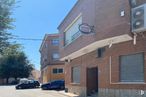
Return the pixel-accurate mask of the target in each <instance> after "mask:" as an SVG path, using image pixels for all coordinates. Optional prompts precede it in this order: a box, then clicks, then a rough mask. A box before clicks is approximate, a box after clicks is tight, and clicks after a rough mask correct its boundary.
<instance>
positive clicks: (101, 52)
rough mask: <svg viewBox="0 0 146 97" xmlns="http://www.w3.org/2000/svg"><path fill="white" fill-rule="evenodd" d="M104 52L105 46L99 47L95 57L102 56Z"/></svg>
mask: <svg viewBox="0 0 146 97" xmlns="http://www.w3.org/2000/svg"><path fill="white" fill-rule="evenodd" d="M104 52H105V47H103V48H99V49H98V50H97V57H98V58H101V57H103V55H104Z"/></svg>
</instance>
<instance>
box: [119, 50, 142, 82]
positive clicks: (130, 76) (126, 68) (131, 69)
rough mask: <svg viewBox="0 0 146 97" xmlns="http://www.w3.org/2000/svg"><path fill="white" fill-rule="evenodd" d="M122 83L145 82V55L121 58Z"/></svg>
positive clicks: (139, 54)
mask: <svg viewBox="0 0 146 97" xmlns="http://www.w3.org/2000/svg"><path fill="white" fill-rule="evenodd" d="M120 66H121V68H120V80H121V82H143V81H144V54H143V53H138V54H132V55H125V56H121V57H120Z"/></svg>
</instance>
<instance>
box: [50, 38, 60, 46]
mask: <svg viewBox="0 0 146 97" xmlns="http://www.w3.org/2000/svg"><path fill="white" fill-rule="evenodd" d="M51 44H52V45H54V46H58V45H59V39H52V40H51Z"/></svg>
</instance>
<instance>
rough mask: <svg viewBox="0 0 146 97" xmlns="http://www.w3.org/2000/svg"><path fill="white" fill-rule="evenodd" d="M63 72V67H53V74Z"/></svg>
mask: <svg viewBox="0 0 146 97" xmlns="http://www.w3.org/2000/svg"><path fill="white" fill-rule="evenodd" d="M60 73H63V69H62V68H54V69H53V74H60Z"/></svg>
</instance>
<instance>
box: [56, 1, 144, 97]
mask: <svg viewBox="0 0 146 97" xmlns="http://www.w3.org/2000/svg"><path fill="white" fill-rule="evenodd" d="M129 1H130V0H78V1H77V3H76V4H75V5H74V7H73V8H72V9H71V11H70V12H69V13H68V15H67V16H66V17H65V19H64V20H63V21H62V22H61V24H60V25H59V27H58V29H59V32H60V56H61V58H60V59H61V60H62V61H66V63H65V84H66V91H68V92H71V93H75V94H78V95H80V96H81V97H86V96H87V95H93V94H94V95H96V94H97V95H98V97H146V32H145V30H144V31H142V33H138V34H137V37H136V34H135V35H134V34H133V32H132V31H131V29H132V28H131V26H132V24H131V16H132V15H131V9H133V6H134V7H135V8H136V7H138V6H141V5H143V4H144V3H146V0H131V2H129ZM143 12H144V11H139V12H138V13H136V15H140V14H141V13H143ZM145 12H146V11H145ZM144 17H146V15H145V16H144ZM140 22H141V21H139V22H137V23H136V25H138V26H139V25H140ZM83 23H87V24H88V25H90V27H94V30H93V33H91V34H83V33H81V31H79V29H78V28H79V25H80V24H83ZM89 31H90V30H89ZM96 97H97V96H96Z"/></svg>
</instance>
